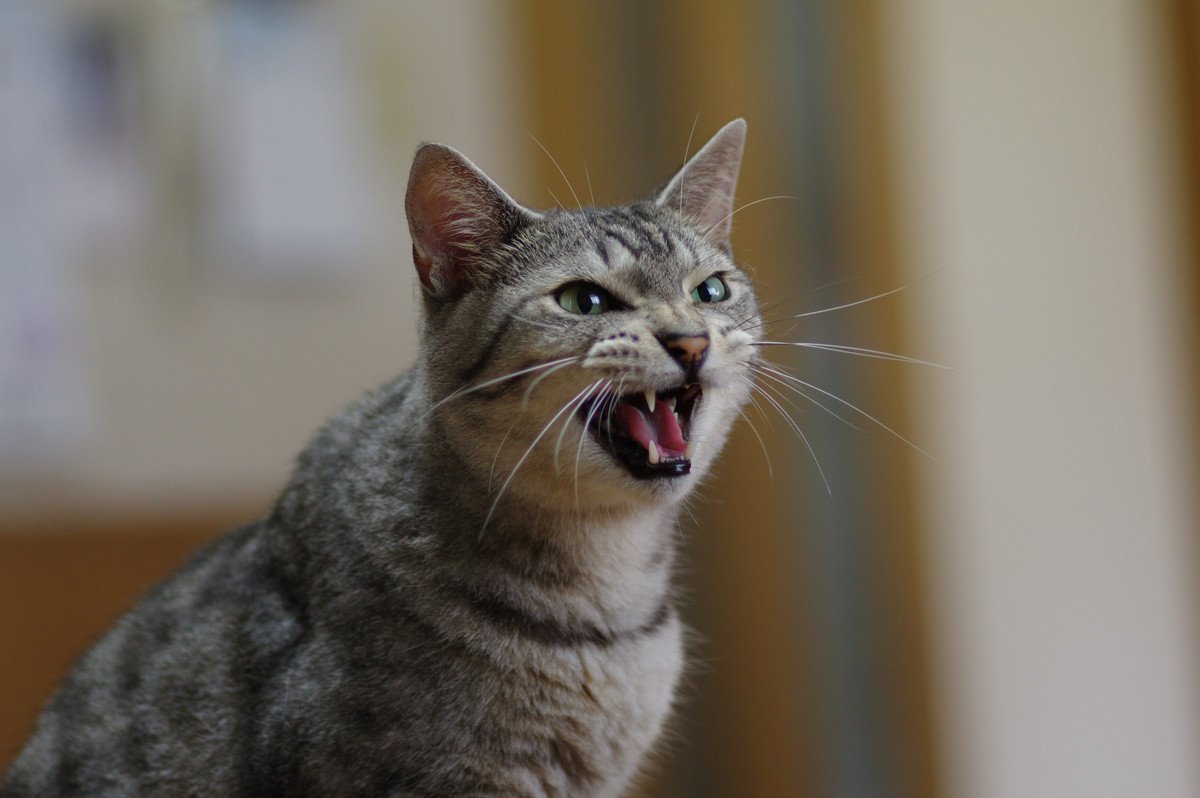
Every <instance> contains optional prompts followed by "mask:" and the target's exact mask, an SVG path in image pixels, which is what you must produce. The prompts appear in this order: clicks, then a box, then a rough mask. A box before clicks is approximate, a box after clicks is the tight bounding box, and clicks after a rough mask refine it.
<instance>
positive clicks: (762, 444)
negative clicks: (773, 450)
mask: <svg viewBox="0 0 1200 798" xmlns="http://www.w3.org/2000/svg"><path fill="white" fill-rule="evenodd" d="M738 415H739V416H741V417H742V418H744V419H745V420H746V424H747V425H748V426H749V427H750V431H751V432H753V433H754V438H755V440H757V441H758V447H759V448H760V449H762V453H763V459H764V460H766V461H767V476H768V477H770V478H771V479H774V478H775V469H773V468H772V467H771V455H769V454H767V444H766V442H765V441H763V438H762V435H759V434H758V429H757V428H756V427H755V426H754V422H753V421H751V420H750V416H748V415H746V411H745V410H742V409H741V408H740V407H739V408H738Z"/></svg>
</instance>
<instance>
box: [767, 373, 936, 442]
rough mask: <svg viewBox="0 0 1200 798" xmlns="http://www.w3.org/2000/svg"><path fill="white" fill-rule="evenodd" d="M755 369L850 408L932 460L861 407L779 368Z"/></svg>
mask: <svg viewBox="0 0 1200 798" xmlns="http://www.w3.org/2000/svg"><path fill="white" fill-rule="evenodd" d="M757 367H758V368H760V369H764V370H766V371H769V372H771V373H773V374H775V375H777V376H778V377H780V378H782V379H784V380H787V381H789V382H792V383H795V384H797V385H801V386H803V387H805V388H809V389H811V390H814V391H816V392H817V393H819V394H822V395H823V396H828V397H829V398H830V399H833V400H834V401H835V402H839V403H841V404H843V405H845V406H846V407H848V408H850V409H851V410H853V411H854V412H856V413H858V414H859V415H861V416H863V417H864V418H866V419H868V420H869V421H871V422H873V423H874V424H875V425H877V426H878V427H880V428H881V429H883V430H884V431H886V432H888V433H889V434H891V435H893V436H894V437H896V438H897V439H898V440H900V441H902V442H903V443H905V444H907V445H908V446H910V447H912V449H913V450H914V451H917V452H920V453H921V454H923V455H925V456H926V457H928V458H929V459H931V460H932V459H933V455H931V454H930V453H929V452H927V451H925V450H924V449H922V448H921V447H920V446H917V445H916V444H915V443H913V442H912V441H910V440H909V439H908V438H906V437H904V436H903V435H901V434H900V433H899V432H896V430H894V429H892V428H891V427H889V426H888V425H887V424H885V423H883V422H882V421H880V420H879V419H877V418H876V417H875V416H873V415H871V414H870V413H868V412H867V411H865V410H863V409H862V408H861V407H859V406H858V405H855V404H853V403H851V402H848V401H846V400H845V399H843V398H842V397H840V396H838V395H837V394H834V393H830V392H829V391H827V390H825V389H824V388H821V387H819V386H816V385H813V384H812V383H811V382H805V381H804V380H802V379H800V378H799V377H797V376H795V375H794V374H789V373H788V372H786V371H784V370H782V369H780V368H774V367H771V366H767V365H765V364H758V366H757ZM801 395H803V393H801Z"/></svg>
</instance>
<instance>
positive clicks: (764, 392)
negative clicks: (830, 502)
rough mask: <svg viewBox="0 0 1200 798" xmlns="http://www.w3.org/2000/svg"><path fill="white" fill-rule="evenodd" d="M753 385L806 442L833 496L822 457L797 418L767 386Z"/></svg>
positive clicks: (819, 472)
mask: <svg viewBox="0 0 1200 798" xmlns="http://www.w3.org/2000/svg"><path fill="white" fill-rule="evenodd" d="M753 387H754V390H756V391H758V393H759V395H760V396H762V398H764V399H766V400H767V401H768V402H769V403H770V404H771V405H772V406H774V408H775V409H776V410H778V411H779V415H781V416H783V418H784V420H785V421H787V423H788V425H789V426H791V428H792V431H794V432H795V433H796V434H797V435H798V436H799V437H800V440H801V441H803V442H804V447H805V448H806V449H808V453H809V455H811V456H812V459H813V463H814V464H815V465H816V467H817V473H818V474H820V475H821V481H822V482H823V483H825V490H826V491H827V492H828V493H829V495H830V496H832V495H833V488H831V487H830V486H829V479H828V478H827V477H826V476H825V469H824V468H822V467H821V458H819V457H817V452H816V450H815V449H813V447H812V443H811V442H810V441H809V440H808V436H807V435H805V434H804V430H802V429H800V425H799V424H798V423H796V419H794V418H792V416H791V414H789V413H788V411H787V410H786V409H784V407H783V405H782V404H780V403H779V402H778V401H777V400H776V399H775V397H774V396H772V395H771V394H770V393H768V392H767V390H766V388H767V386H764V385H754V386H753Z"/></svg>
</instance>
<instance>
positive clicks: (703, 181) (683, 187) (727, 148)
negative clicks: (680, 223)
mask: <svg viewBox="0 0 1200 798" xmlns="http://www.w3.org/2000/svg"><path fill="white" fill-rule="evenodd" d="M745 143H746V120H744V119H735V120H733V121H732V122H730V123H729V124H727V125H726V126H725V127H723V128H721V129H720V130H718V131H717V133H716V135H715V136H713V137H712V138H711V139H709V141H708V143H707V144H705V145H704V146H703V147H701V148H700V151H699V152H697V153H696V154H695V155H693V156H692V159H691V160H689V161H688V162H687V163H685V164H684V165H683V167H682V168H681V169H680V170H679V171H678V172H676V173H675V176H674V177H672V178H671V180H670V182H668V183H667V185H666V187H665V188H663V189H662V191H660V192H659V193H658V196H657V197H655V202H656V203H657V204H658V205H660V206H662V207H666V208H672V209H674V210H677V211H678V212H679V213H680V214H681V215H682V216H683V217H684V218H685V219H687V220H688V221H689V222H691V224H692V225H694V226H695V227H696V228H698V229H699V230H700V231H701V232H703V233H704V234H705V238H707V239H708V240H709V241H711V242H712V243H713V244H715V245H717V246H719V247H721V249H723V250H725V251H726V252H728V251H729V230H730V227H731V224H732V219H733V191H734V189H735V188H736V187H737V178H738V168H739V167H740V166H741V164H742V148H743V146H744V145H745Z"/></svg>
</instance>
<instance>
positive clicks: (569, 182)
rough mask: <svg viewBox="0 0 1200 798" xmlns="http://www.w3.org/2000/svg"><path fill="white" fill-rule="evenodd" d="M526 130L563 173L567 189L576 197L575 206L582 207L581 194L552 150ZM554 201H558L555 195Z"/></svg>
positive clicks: (552, 194) (551, 193) (552, 193)
mask: <svg viewBox="0 0 1200 798" xmlns="http://www.w3.org/2000/svg"><path fill="white" fill-rule="evenodd" d="M525 132H526V133H529V138H531V139H533V140H534V142H536V143H537V145H538V146H539V147H541V148H542V152H544V153H546V157H547V158H549V159H550V163H552V164H554V168H555V169H557V170H558V173H559V174H560V175H562V179H563V182H564V183H566V184H567V189H568V190H569V191H570V192H571V196H572V197H574V198H575V207H577V208H582V207H583V203H582V202H580V201H579V195H578V194H576V193H575V187H574V186H572V185H571V181H570V180H569V179H568V178H567V173H566V172H564V171H563V168H562V167H561V166H559V165H558V160H557V159H556V158H555V157H554V156H553V155H551V154H550V150H548V149H546V145H545V144H542V142H540V141H538V137H537V136H535V135H533V133H530V132H529V131H525ZM547 188H549V186H547ZM550 195H551V196H554V192H553V191H552V192H550ZM554 201H555V202H558V198H557V197H555V199H554ZM559 205H562V203H561V202H559Z"/></svg>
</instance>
